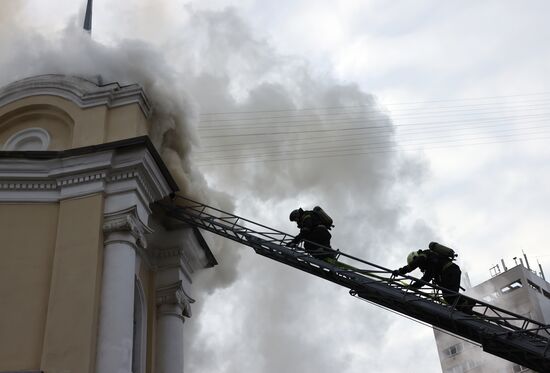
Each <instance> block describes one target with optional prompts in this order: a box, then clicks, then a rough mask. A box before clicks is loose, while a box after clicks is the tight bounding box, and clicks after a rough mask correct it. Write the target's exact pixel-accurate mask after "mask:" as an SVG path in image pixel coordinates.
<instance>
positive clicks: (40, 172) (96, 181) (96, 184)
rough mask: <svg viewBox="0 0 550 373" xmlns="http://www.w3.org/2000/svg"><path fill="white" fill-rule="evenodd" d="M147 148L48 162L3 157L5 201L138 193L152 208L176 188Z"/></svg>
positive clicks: (0, 197)
mask: <svg viewBox="0 0 550 373" xmlns="http://www.w3.org/2000/svg"><path fill="white" fill-rule="evenodd" d="M144 145H145V144H143V145H142V146H141V147H138V146H137V145H136V146H134V147H133V148H131V149H127V148H111V149H104V150H100V151H97V152H89V153H83V154H76V155H73V154H72V153H68V154H67V156H66V157H63V156H60V157H56V158H46V159H44V158H40V157H35V158H33V157H28V158H24V157H13V158H10V157H7V156H5V157H0V202H57V201H59V200H62V199H66V198H73V197H82V196H86V195H89V194H92V193H101V192H104V193H106V194H120V193H123V192H125V191H130V190H134V191H137V192H138V194H139V195H140V198H141V199H142V200H143V202H144V203H145V205H148V204H150V203H151V202H154V201H158V200H160V199H162V198H164V197H166V196H168V195H169V194H170V193H172V192H173V191H174V190H173V187H172V185H171V184H170V181H171V180H168V179H167V177H168V178H169V177H170V175H166V174H165V173H164V171H163V169H162V168H163V166H164V165H163V164H159V162H162V161H160V160H158V159H157V158H155V156H153V155H152V154H151V150H150V149H149V148H148V147H147V146H144ZM30 153H33V152H30ZM7 154H10V153H7ZM47 154H48V155H49V154H50V153H47ZM17 155H19V154H17Z"/></svg>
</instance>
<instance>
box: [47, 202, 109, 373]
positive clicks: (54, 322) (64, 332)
mask: <svg viewBox="0 0 550 373" xmlns="http://www.w3.org/2000/svg"><path fill="white" fill-rule="evenodd" d="M102 222H103V195H102V194H95V195H91V196H89V197H85V198H74V199H68V200H62V201H61V202H60V203H59V218H58V224H57V232H56V237H57V239H56V242H55V251H54V255H53V266H52V276H51V286H50V292H49V300H48V312H47V319H46V327H45V333H44V348H43V351H42V358H41V364H40V367H41V369H42V370H44V371H45V372H47V373H49V372H52V373H53V372H64V373H86V372H89V373H93V372H94V363H95V352H96V340H97V332H96V330H97V323H98V310H99V296H100V289H101V286H100V285H101V273H102V263H103V257H102V253H103V250H102V248H103V233H102Z"/></svg>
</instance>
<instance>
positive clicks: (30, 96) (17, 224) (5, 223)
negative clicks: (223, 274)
mask: <svg viewBox="0 0 550 373" xmlns="http://www.w3.org/2000/svg"><path fill="white" fill-rule="evenodd" d="M149 102H150V101H149V100H148V98H147V95H146V93H145V92H144V91H143V89H142V88H141V87H140V86H138V85H126V86H123V85H120V84H118V83H110V84H100V82H99V81H98V80H96V79H92V78H82V77H73V76H63V75H45V76H36V77H31V78H28V79H24V80H20V81H17V82H14V83H12V84H10V85H8V86H6V87H3V88H0V150H1V151H0V237H1V238H2V240H1V246H0V299H1V302H2V307H0V372H45V373H96V372H98V373H122V372H124V373H126V372H128V373H130V372H132V373H177V372H179V373H181V372H183V343H184V336H185V332H184V321H185V320H186V318H189V317H191V308H192V306H191V304H192V303H193V299H192V296H191V294H192V289H191V283H192V276H193V273H194V272H195V271H197V270H199V269H203V268H209V267H212V266H214V265H215V264H216V260H215V258H214V256H213V255H212V253H211V251H210V249H209V247H208V245H207V244H206V242H205V241H204V239H203V238H202V236H201V234H200V233H199V231H198V230H197V229H195V228H192V227H190V226H186V225H185V224H182V223H179V222H176V221H173V220H171V219H169V218H167V217H166V216H165V215H164V214H163V213H162V211H161V210H159V209H156V207H155V202H156V201H160V200H163V199H166V198H169V196H170V195H171V194H172V193H175V192H177V190H178V185H177V184H176V182H175V181H174V179H173V178H172V176H171V174H170V172H169V171H168V169H167V167H166V166H165V164H164V163H163V160H162V159H161V157H160V156H159V154H158V152H157V149H155V147H154V146H153V145H152V143H151V141H150V140H149V137H148V135H149V134H150V131H151V128H152V127H153V126H154V125H155V123H154V118H153V117H152V116H151V106H150V103H149Z"/></svg>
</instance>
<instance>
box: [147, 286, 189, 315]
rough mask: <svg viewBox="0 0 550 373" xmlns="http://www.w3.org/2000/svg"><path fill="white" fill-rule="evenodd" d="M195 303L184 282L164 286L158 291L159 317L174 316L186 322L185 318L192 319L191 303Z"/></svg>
mask: <svg viewBox="0 0 550 373" xmlns="http://www.w3.org/2000/svg"><path fill="white" fill-rule="evenodd" d="M194 302H195V300H194V299H193V298H191V297H190V296H189V295H188V294H187V293H186V292H185V290H184V288H183V283H182V281H176V282H174V283H172V284H169V285H166V286H162V287H160V288H158V289H157V291H156V303H157V307H159V315H172V316H176V317H179V318H180V319H182V320H185V319H184V316H185V317H191V303H194ZM163 306H172V307H163ZM174 306H175V307H174Z"/></svg>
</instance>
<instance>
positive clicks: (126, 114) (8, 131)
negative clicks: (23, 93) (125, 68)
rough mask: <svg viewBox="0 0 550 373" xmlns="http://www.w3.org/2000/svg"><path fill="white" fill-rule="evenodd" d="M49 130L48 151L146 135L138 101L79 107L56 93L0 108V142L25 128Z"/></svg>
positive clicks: (146, 122) (28, 98) (1, 143)
mask: <svg viewBox="0 0 550 373" xmlns="http://www.w3.org/2000/svg"><path fill="white" fill-rule="evenodd" d="M33 127H39V128H43V129H45V130H46V131H48V132H49V133H50V137H51V143H50V146H49V148H48V150H63V149H68V148H78V147H83V146H89V145H96V144H102V143H106V142H110V141H116V140H122V139H127V138H132V137H137V136H142V135H147V129H148V121H147V119H146V118H145V116H144V115H143V112H142V111H141V109H140V107H139V105H138V104H133V103H132V104H128V105H124V106H119V107H114V108H108V107H107V106H105V105H100V106H95V107H91V108H85V109H83V108H80V107H79V106H78V105H76V104H75V103H73V102H72V101H69V100H67V99H64V98H61V97H57V96H47V95H43V96H31V97H26V98H22V99H20V100H17V101H15V102H12V103H10V104H8V105H5V106H3V107H1V108H0V145H3V144H4V143H5V142H6V140H7V139H9V137H10V136H12V135H13V134H15V133H17V132H18V131H20V130H23V129H26V128H33Z"/></svg>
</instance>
